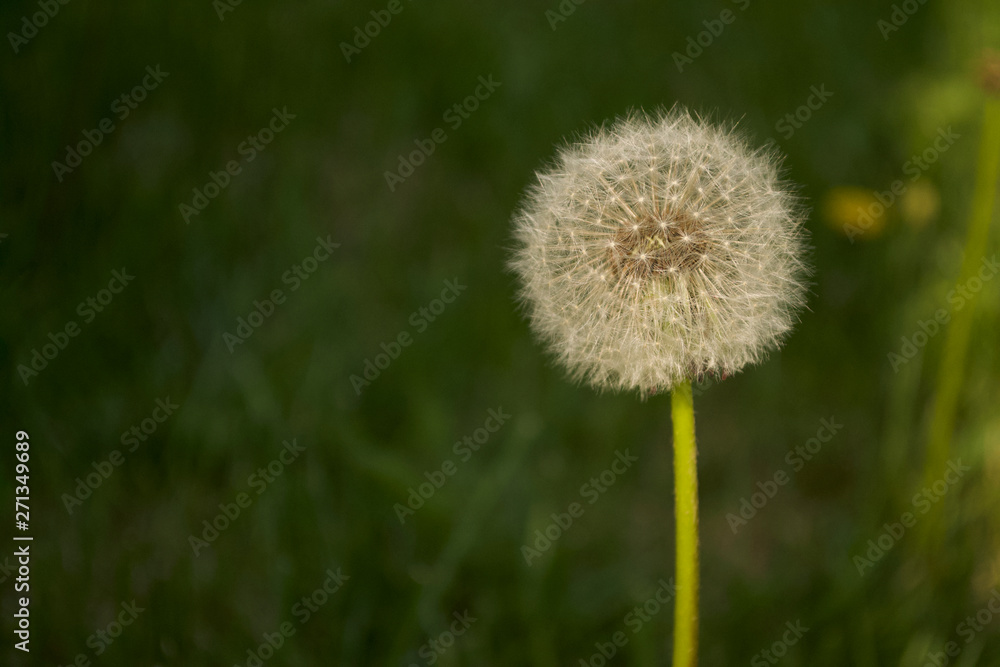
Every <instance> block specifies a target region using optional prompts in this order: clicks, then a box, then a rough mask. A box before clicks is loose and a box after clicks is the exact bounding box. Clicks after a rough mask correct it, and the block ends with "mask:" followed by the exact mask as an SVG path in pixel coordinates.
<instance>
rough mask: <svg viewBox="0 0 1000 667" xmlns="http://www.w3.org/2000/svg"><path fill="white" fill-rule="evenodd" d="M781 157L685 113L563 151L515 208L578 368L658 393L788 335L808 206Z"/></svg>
mask: <svg viewBox="0 0 1000 667" xmlns="http://www.w3.org/2000/svg"><path fill="white" fill-rule="evenodd" d="M777 162H778V161H777V158H776V157H775V156H774V155H773V154H771V153H767V152H764V151H755V150H753V149H751V148H750V147H749V146H748V145H747V143H746V142H745V140H744V139H742V138H741V137H740V136H739V135H738V134H737V133H735V132H734V130H733V129H732V128H731V127H719V126H714V125H712V124H709V123H707V122H705V121H704V120H701V119H697V118H694V117H692V116H691V114H689V113H688V112H687V111H685V110H683V109H678V108H675V109H674V110H671V111H669V112H664V113H660V114H658V115H655V116H650V115H646V114H643V113H634V114H631V115H629V116H628V117H626V118H624V119H620V120H618V121H616V122H614V123H612V124H611V125H610V126H605V127H602V128H600V129H597V130H595V131H593V132H591V133H590V134H588V135H586V136H584V137H583V138H582V139H581V140H580V141H579V142H578V143H575V144H571V145H568V146H566V147H564V148H562V149H561V150H560V151H559V154H558V156H557V158H556V160H555V162H554V164H553V165H552V166H551V167H550V168H549V169H547V170H545V171H544V172H542V173H539V175H538V183H537V184H536V185H535V186H534V187H532V188H531V190H530V192H529V193H528V196H527V198H526V200H525V201H524V203H523V205H522V208H521V210H520V211H519V212H518V213H517V215H516V216H515V236H516V238H517V240H518V248H517V250H516V252H515V255H514V257H513V260H512V262H511V266H512V268H513V269H514V271H515V272H516V273H517V274H518V276H519V277H520V279H521V283H522V288H521V291H520V297H521V300H522V302H523V304H524V306H525V309H526V311H527V314H528V316H529V318H530V321H531V325H532V328H533V329H534V331H535V332H536V334H537V335H538V336H539V337H540V338H541V339H542V340H543V341H545V343H546V345H547V346H548V348H549V349H550V351H551V352H552V353H553V354H554V355H555V356H556V357H557V358H558V359H559V361H560V362H561V363H562V364H563V365H564V366H565V367H566V368H567V369H568V370H569V373H570V375H571V377H572V378H573V379H575V380H583V381H586V382H588V383H589V384H591V385H592V386H594V387H595V388H597V389H601V390H605V389H607V390H637V391H638V392H639V393H640V394H641V395H643V396H646V395H649V394H651V393H655V392H658V391H665V390H669V389H670V388H672V387H674V386H675V385H677V384H678V383H680V382H683V381H686V380H689V379H691V378H693V377H697V376H700V375H703V374H706V373H713V374H715V375H726V376H728V375H732V374H734V373H736V372H738V371H739V370H740V369H742V368H743V367H744V366H746V365H747V364H753V363H757V362H759V361H761V360H762V359H763V358H764V356H765V355H766V353H767V352H768V351H769V350H771V349H774V348H776V347H777V346H778V345H780V343H781V341H782V340H783V338H784V336H785V335H786V334H787V333H788V332H789V331H790V329H791V327H792V325H793V323H794V321H795V319H796V316H797V312H798V310H799V309H800V308H801V307H802V305H803V304H804V301H805V291H806V290H805V284H804V279H805V276H806V275H807V274H808V268H807V265H806V262H805V259H804V254H805V242H806V235H805V231H804V230H803V226H802V225H803V220H804V212H803V207H802V206H801V204H800V202H799V200H798V199H797V197H796V196H795V195H794V194H792V192H791V191H790V190H789V188H788V186H787V185H786V184H785V183H783V182H782V181H781V180H780V178H779V176H778V164H777ZM648 165H655V167H653V166H649V167H648V168H647V166H648ZM581 195H582V197H583V199H584V202H583V203H582V205H581V202H580V200H579V199H577V197H579V196H581ZM567 236H569V237H570V238H572V239H573V244H572V245H569V244H567V242H566V240H565V239H566V237H567ZM581 248H582V249H583V256H582V257H581V254H580V249H581ZM584 258H586V261H584ZM667 297H669V298H667ZM594 304H601V308H602V311H603V313H604V316H603V317H594V316H593V310H594ZM570 341H572V344H570Z"/></svg>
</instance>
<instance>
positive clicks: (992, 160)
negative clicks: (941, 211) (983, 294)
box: [924, 99, 1000, 542]
mask: <svg viewBox="0 0 1000 667" xmlns="http://www.w3.org/2000/svg"><path fill="white" fill-rule="evenodd" d="M998 175H1000V99H990V100H987V102H986V110H985V114H984V117H983V130H982V137H981V139H980V146H979V164H978V166H977V169H976V183H975V188H974V190H973V195H972V213H971V216H970V220H969V231H968V235H967V237H966V242H965V255H964V257H963V258H962V268H961V273H960V275H959V279H958V282H959V284H960V285H968V284H970V283H969V281H970V280H971V279H972V278H973V277H975V276H976V272H977V271H979V270H981V269H980V266H981V265H982V262H983V259H984V258H985V257H986V256H987V250H988V247H987V239H988V237H989V231H990V222H991V221H992V219H993V203H994V200H995V199H996V192H997V185H996V184H997V178H998ZM976 301H978V299H977V295H976V293H975V292H973V296H972V298H971V299H970V303H969V304H968V307H966V308H964V309H962V310H959V311H957V312H956V313H955V317H954V319H953V320H952V323H951V326H950V327H949V328H948V332H947V334H946V335H945V342H944V353H943V355H942V357H941V365H940V368H939V370H938V378H937V391H936V395H935V397H934V412H933V413H932V417H931V425H930V438H929V442H928V445H927V459H926V464H925V467H924V483H925V484H926V485H928V486H930V485H933V484H934V482H936V481H938V480H940V479H941V477H942V476H943V475H944V473H945V472H946V466H947V463H948V454H949V450H950V449H951V447H950V445H951V438H952V434H953V432H954V429H955V412H956V408H957V407H958V402H959V397H960V393H961V388H962V376H963V371H964V369H965V358H966V352H967V350H968V347H969V337H970V333H971V331H972V324H973V314H974V313H975V310H976V309H975V306H976ZM925 526H926V530H925V534H924V540H925V541H927V542H937V541H938V540H939V539H940V535H939V532H940V529H941V525H940V515H939V511H938V508H935V512H934V513H933V514H932V515H931V517H929V520H928V521H926V522H925Z"/></svg>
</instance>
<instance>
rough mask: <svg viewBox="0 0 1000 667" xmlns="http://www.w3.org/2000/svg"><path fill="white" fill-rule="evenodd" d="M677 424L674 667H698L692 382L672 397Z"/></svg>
mask: <svg viewBox="0 0 1000 667" xmlns="http://www.w3.org/2000/svg"><path fill="white" fill-rule="evenodd" d="M670 413H671V417H672V419H673V423H674V495H675V498H674V505H675V507H676V513H677V580H676V584H677V597H676V599H675V605H674V662H673V664H674V667H693V666H694V665H697V664H698V461H697V457H698V453H697V449H696V447H695V440H694V398H693V397H692V395H691V382H690V380H686V381H684V382H683V383H681V384H678V385H676V386H675V387H674V390H673V392H672V393H671V395H670Z"/></svg>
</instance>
